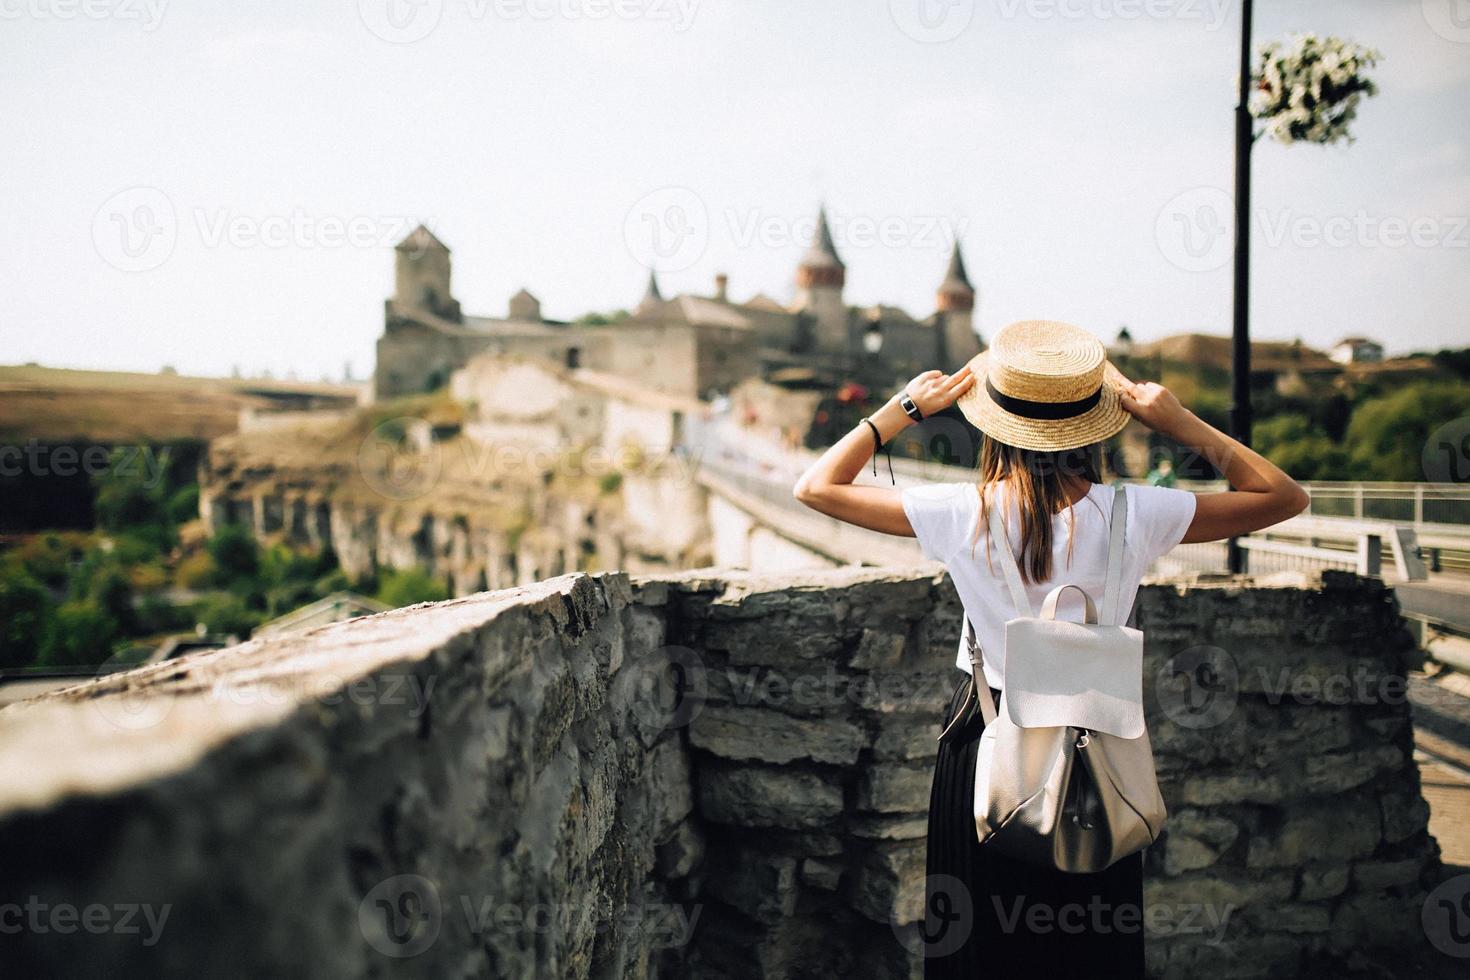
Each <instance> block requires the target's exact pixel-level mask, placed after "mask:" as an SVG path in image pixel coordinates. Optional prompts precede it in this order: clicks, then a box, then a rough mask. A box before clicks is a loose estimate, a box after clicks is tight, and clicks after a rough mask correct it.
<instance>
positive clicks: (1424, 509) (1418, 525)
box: [701, 425, 1470, 578]
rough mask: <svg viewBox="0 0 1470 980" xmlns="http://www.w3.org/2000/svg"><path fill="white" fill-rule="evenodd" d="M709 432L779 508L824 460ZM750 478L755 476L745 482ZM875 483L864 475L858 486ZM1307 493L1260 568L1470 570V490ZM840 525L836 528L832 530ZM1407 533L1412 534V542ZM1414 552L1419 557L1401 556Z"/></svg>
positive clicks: (1260, 545) (958, 474)
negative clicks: (800, 478) (804, 472)
mask: <svg viewBox="0 0 1470 980" xmlns="http://www.w3.org/2000/svg"><path fill="white" fill-rule="evenodd" d="M703 435H704V439H703V440H702V442H703V444H702V447H701V450H702V452H703V458H704V459H706V460H707V461H710V462H714V463H717V464H718V463H723V464H724V466H722V470H723V472H725V473H726V474H729V475H730V476H731V477H732V478H738V479H740V480H741V482H742V484H743V485H744V486H747V487H749V488H751V489H750V490H749V492H752V493H761V494H766V493H767V490H766V489H759V490H758V489H756V488H757V487H759V484H760V481H761V480H765V481H768V482H770V483H771V484H772V487H771V488H770V491H769V497H768V499H770V500H771V502H772V503H773V504H775V505H778V506H781V507H790V506H792V505H793V504H794V502H793V501H792V500H791V497H790V489H791V484H792V483H794V482H795V480H796V477H797V476H799V475H800V473H801V471H802V470H804V469H805V468H806V467H807V466H808V465H810V463H811V461H812V460H814V459H815V458H816V457H817V453H815V452H814V451H812V450H809V449H805V448H788V447H783V446H779V445H777V444H775V443H773V442H770V441H769V440H766V439H763V438H762V437H760V436H759V435H757V434H756V433H752V432H747V431H744V430H741V429H739V428H738V427H734V426H728V425H725V426H711V427H710V428H709V429H708V430H706V432H705V433H704V434H703ZM892 463H893V472H894V475H895V477H896V479H897V482H898V484H899V485H900V486H907V485H911V484H915V483H954V482H965V481H969V480H973V479H974V478H975V474H974V471H973V470H972V469H969V468H966V467H958V466H951V465H946V464H943V463H936V462H931V461H926V460H914V459H905V458H900V457H895V458H894V459H893V460H892ZM886 465H887V464H886V462H880V463H879V472H880V473H881V474H882V475H881V477H880V480H881V482H882V483H884V484H886V483H887V482H888V481H887V479H886V477H887V472H886ZM747 477H756V479H755V480H753V481H747V480H746V478H747ZM870 480H871V478H870V477H869V476H868V474H864V476H863V477H862V478H860V481H859V482H869V481H870ZM1129 482H1140V481H1129ZM1302 486H1303V488H1304V489H1305V490H1306V491H1307V493H1308V495H1309V497H1310V498H1311V503H1310V504H1309V505H1308V508H1307V511H1306V512H1305V513H1304V514H1303V515H1301V516H1300V517H1296V518H1293V519H1292V520H1290V521H1287V522H1285V523H1283V524H1280V525H1277V526H1276V527H1273V528H1271V529H1270V530H1269V531H1267V532H1263V533H1260V534H1256V535H1252V536H1250V537H1249V538H1245V539H1243V540H1242V544H1243V546H1244V547H1245V548H1246V549H1247V552H1248V556H1249V561H1250V567H1251V570H1252V571H1254V572H1258V573H1268V572H1274V571H1283V570H1291V569H1296V570H1312V569H1319V568H1344V569H1349V570H1353V571H1359V572H1360V574H1365V575H1374V576H1380V575H1382V574H1383V559H1384V558H1385V557H1388V558H1391V559H1392V561H1391V563H1390V564H1391V572H1392V574H1394V575H1397V576H1398V577H1400V578H1418V577H1421V575H1420V573H1419V572H1418V571H1417V568H1418V566H1419V562H1420V560H1421V559H1422V561H1423V563H1424V564H1425V565H1427V566H1428V570H1429V571H1433V572H1438V571H1444V570H1455V571H1470V486H1462V485H1459V484H1450V483H1341V482H1325V481H1324V482H1309V483H1303V484H1302ZM1178 487H1179V489H1182V490H1191V491H1194V492H1197V493H1198V492H1209V491H1215V490H1224V489H1226V484H1225V483H1224V482H1223V481H1203V480H1181V481H1179V483H1178ZM839 524H840V522H834V526H835V525H839ZM1396 529H1399V530H1396ZM1401 529H1409V530H1412V531H1413V532H1414V536H1413V538H1411V539H1410V540H1409V543H1407V544H1406V542H1405V540H1404V538H1405V535H1403V534H1402V533H1399V531H1400V530H1401ZM865 533H866V532H865ZM1406 549H1412V551H1413V553H1412V554H1404V553H1402V552H1403V551H1404V550H1406ZM1385 551H1387V555H1385V554H1384V552H1385ZM1224 556H1225V546H1224V543H1223V542H1211V543H1209V544H1206V545H1183V546H1181V547H1180V548H1178V549H1176V551H1175V554H1174V555H1171V556H1170V558H1171V560H1172V564H1173V567H1175V568H1177V569H1178V570H1196V571H1209V572H1214V571H1223V570H1224V569H1225V567H1226V566H1225V557H1224Z"/></svg>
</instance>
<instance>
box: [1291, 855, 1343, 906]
mask: <svg viewBox="0 0 1470 980" xmlns="http://www.w3.org/2000/svg"><path fill="white" fill-rule="evenodd" d="M1349 871H1350V868H1349V866H1348V865H1346V864H1328V865H1321V866H1315V867H1313V866H1308V867H1304V868H1302V872H1301V884H1300V886H1299V887H1298V888H1297V895H1296V897H1297V898H1299V899H1301V900H1302V901H1304V902H1310V901H1312V900H1314V899H1319V898H1332V897H1333V896H1335V895H1341V894H1342V893H1343V891H1344V890H1345V889H1346V888H1347V885H1348V875H1349Z"/></svg>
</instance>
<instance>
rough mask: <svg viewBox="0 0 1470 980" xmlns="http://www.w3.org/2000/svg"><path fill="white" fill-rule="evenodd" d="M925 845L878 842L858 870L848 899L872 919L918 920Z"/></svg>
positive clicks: (919, 917) (921, 895) (920, 915)
mask: <svg viewBox="0 0 1470 980" xmlns="http://www.w3.org/2000/svg"><path fill="white" fill-rule="evenodd" d="M924 887H925V885H924V847H923V845H922V844H917V843H896V844H880V845H877V846H876V847H874V849H873V850H872V852H870V853H869V855H868V857H867V859H866V860H864V861H863V864H862V866H861V868H859V870H858V874H857V880H856V882H855V884H854V887H853V891H852V895H851V896H850V898H849V900H850V901H851V902H852V907H853V908H855V909H857V910H858V911H859V912H861V913H862V914H863V915H865V916H867V917H868V918H869V919H872V920H873V921H874V922H884V923H892V922H898V923H905V922H917V921H918V920H919V919H921V918H922V917H923V915H924Z"/></svg>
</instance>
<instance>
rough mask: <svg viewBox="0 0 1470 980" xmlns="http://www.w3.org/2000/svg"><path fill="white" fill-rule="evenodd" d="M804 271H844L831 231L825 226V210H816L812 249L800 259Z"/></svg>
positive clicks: (822, 208)
mask: <svg viewBox="0 0 1470 980" xmlns="http://www.w3.org/2000/svg"><path fill="white" fill-rule="evenodd" d="M801 266H802V268H804V269H845V268H847V266H845V265H844V264H843V262H842V259H841V257H840V256H838V254H837V245H836V243H835V242H833V241H832V229H831V228H830V227H829V226H828V225H827V209H826V207H821V208H819V209H818V210H817V230H816V232H815V233H814V234H813V235H812V247H811V248H809V249H807V250H806V254H805V255H804V256H802V258H801Z"/></svg>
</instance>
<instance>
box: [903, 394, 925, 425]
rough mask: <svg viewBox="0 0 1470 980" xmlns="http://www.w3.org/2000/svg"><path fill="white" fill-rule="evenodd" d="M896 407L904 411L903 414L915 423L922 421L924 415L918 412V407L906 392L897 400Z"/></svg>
mask: <svg viewBox="0 0 1470 980" xmlns="http://www.w3.org/2000/svg"><path fill="white" fill-rule="evenodd" d="M898 405H899V407H900V408H902V409H903V410H904V414H906V415H908V417H909V418H911V419H913V420H914V421H915V422H922V421H924V413H923V412H921V411H919V406H917V405H915V404H914V400H913V399H912V398H910V397H909V393H908V392H904V393H903V397H902V398H900V399H899V400H898Z"/></svg>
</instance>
